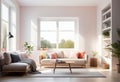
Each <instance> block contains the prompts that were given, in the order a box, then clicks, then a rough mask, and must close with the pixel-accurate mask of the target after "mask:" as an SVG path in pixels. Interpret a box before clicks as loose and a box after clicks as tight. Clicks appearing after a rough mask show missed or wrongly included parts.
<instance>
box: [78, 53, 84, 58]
mask: <svg viewBox="0 0 120 82" xmlns="http://www.w3.org/2000/svg"><path fill="white" fill-rule="evenodd" d="M76 56H77V58H84V56H85V52H77V53H76Z"/></svg>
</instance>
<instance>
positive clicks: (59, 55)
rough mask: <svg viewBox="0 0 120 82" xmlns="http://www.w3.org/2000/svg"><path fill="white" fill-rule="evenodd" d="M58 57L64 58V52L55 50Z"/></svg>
mask: <svg viewBox="0 0 120 82" xmlns="http://www.w3.org/2000/svg"><path fill="white" fill-rule="evenodd" d="M56 54H57V57H58V58H64V52H63V51H58V52H56Z"/></svg>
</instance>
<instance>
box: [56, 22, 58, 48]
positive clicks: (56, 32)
mask: <svg viewBox="0 0 120 82" xmlns="http://www.w3.org/2000/svg"><path fill="white" fill-rule="evenodd" d="M56 24H57V25H56V26H57V31H56V36H57V38H56V39H57V42H56V43H57V44H56V48H57V49H58V48H59V21H56Z"/></svg>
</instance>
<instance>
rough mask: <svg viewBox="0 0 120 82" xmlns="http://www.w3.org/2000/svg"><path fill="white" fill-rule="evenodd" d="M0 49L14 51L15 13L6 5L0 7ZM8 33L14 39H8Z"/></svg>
mask: <svg viewBox="0 0 120 82" xmlns="http://www.w3.org/2000/svg"><path fill="white" fill-rule="evenodd" d="M1 26H2V27H1V48H2V49H5V50H16V11H15V9H14V8H13V7H10V6H9V5H8V4H7V5H6V4H4V3H2V5H1ZM9 32H10V33H11V34H12V35H13V36H14V38H9Z"/></svg>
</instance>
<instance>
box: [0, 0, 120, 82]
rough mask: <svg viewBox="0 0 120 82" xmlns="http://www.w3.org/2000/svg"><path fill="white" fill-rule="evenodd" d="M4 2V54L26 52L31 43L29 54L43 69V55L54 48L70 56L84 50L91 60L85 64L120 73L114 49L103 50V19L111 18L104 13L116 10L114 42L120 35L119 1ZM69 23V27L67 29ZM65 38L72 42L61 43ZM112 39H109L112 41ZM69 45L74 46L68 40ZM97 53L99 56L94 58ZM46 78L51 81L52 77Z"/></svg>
mask: <svg viewBox="0 0 120 82" xmlns="http://www.w3.org/2000/svg"><path fill="white" fill-rule="evenodd" d="M0 3H1V9H0V10H1V16H0V18H1V20H0V24H1V26H0V31H1V34H0V35H1V36H0V42H1V44H0V46H1V53H2V52H9V51H10V52H25V51H26V48H25V45H24V44H25V42H27V43H28V44H29V45H31V46H32V47H33V49H31V50H32V51H31V50H30V54H29V55H28V56H30V58H31V59H33V60H34V61H35V63H36V65H37V69H44V68H42V67H43V66H42V67H40V62H41V60H40V56H41V54H43V53H45V54H46V53H50V52H53V51H55V52H56V53H57V52H58V53H59V52H60V51H61V52H63V53H64V56H65V57H67V56H68V54H69V55H70V54H73V53H76V51H77V52H78V51H80V52H85V54H86V61H85V62H87V63H85V64H84V65H85V68H88V69H93V70H104V71H105V73H106V72H108V73H107V74H109V73H111V72H113V70H115V74H117V75H116V76H119V73H117V71H116V70H117V69H116V68H117V67H116V59H113V58H112V57H111V55H110V54H111V52H110V51H109V52H108V51H107V52H106V51H105V52H103V51H104V50H103V45H104V44H103V43H104V42H103V40H104V39H103V38H102V31H103V30H104V29H103V26H104V24H103V23H102V22H104V20H103V19H105V18H106V19H107V17H104V16H102V15H105V14H106V13H107V12H109V11H107V9H108V10H109V9H112V10H111V11H110V12H112V16H111V14H110V16H111V17H112V19H110V21H112V23H111V24H110V25H111V27H114V29H113V28H112V33H111V35H110V37H111V38H112V39H110V38H109V39H110V41H112V42H115V41H116V40H117V38H118V37H116V36H117V34H116V28H117V27H118V26H119V20H120V19H119V17H118V16H119V11H120V10H119V9H118V8H119V5H118V4H119V1H113V0H112V1H111V0H99V1H98V0H62V1H61V0H51V1H49V0H46V1H42V0H0ZM111 5H112V6H111ZM111 7H112V8H111ZM117 7H118V8H117ZM116 8H117V9H116ZM113 10H114V11H113ZM104 12H105V13H104ZM115 12H117V13H115ZM102 13H103V14H102ZM110 21H109V22H110ZM107 23H108V22H107ZM65 26H66V27H68V28H65ZM3 27H5V28H3ZM48 27H49V29H48ZM51 27H52V28H51ZM105 27H106V26H105ZM109 27H110V26H109ZM46 28H47V29H46ZM106 28H107V27H106ZM107 29H108V28H107ZM8 35H13V37H12V38H8V37H9V36H8ZM63 40H64V42H67V41H70V42H71V44H72V45H71V46H63V45H60V42H61V43H62V41H63ZM45 41H47V43H46V44H45V45H43V44H44V42H45ZM110 41H108V39H107V42H108V43H109V42H110ZM48 43H49V44H50V46H49V45H48ZM66 44H67V45H70V44H68V43H66ZM28 51H29V50H28ZM61 52H60V54H61ZM94 54H95V58H94V57H93V56H94ZM103 54H105V55H103ZM60 56H61V55H60ZM72 57H73V56H72ZM72 57H71V59H72ZM53 58H54V57H53ZM92 58H93V59H92ZM57 59H58V58H57ZM94 59H95V61H93V63H94V64H96V63H97V65H95V66H94V65H93V63H92V64H91V62H92V60H94ZM96 59H97V60H96ZM74 60H76V59H74ZM80 61H81V60H80ZM48 62H49V61H48ZM47 66H48V65H47ZM50 66H51V65H50ZM53 66H54V65H53ZM77 66H78V65H77ZM52 69H53V67H52ZM71 69H73V70H72V72H74V68H72V66H71ZM83 69H84V68H83ZM57 70H58V69H56V71H57ZM66 70H67V69H66ZM109 77H111V76H109ZM81 79H82V78H81ZM91 79H93V78H90V80H91ZM64 80H66V79H64ZM72 80H73V79H72ZM76 80H78V79H76ZM79 80H80V79H79ZM88 80H89V79H88ZM94 80H95V79H94ZM101 80H102V81H105V80H109V81H110V80H111V79H110V78H107V77H106V78H102V79H101ZM116 80H117V79H115V81H116ZM23 81H24V80H23ZM43 81H45V80H43ZM46 81H49V79H47V80H46ZM52 81H53V80H52ZM55 81H57V80H55ZM61 81H62V80H61ZM66 81H69V80H66ZM81 81H84V80H81ZM86 81H87V80H86ZM91 81H92V80H91ZM115 81H113V82H115ZM6 82H7V80H6ZM76 82H77V81H76ZM116 82H117V81H116Z"/></svg>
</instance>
